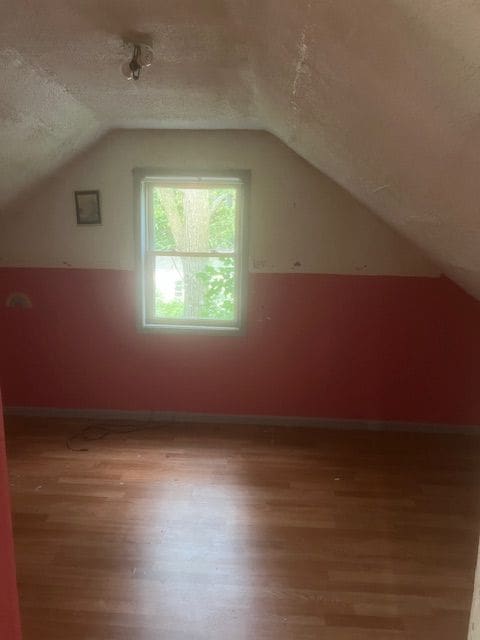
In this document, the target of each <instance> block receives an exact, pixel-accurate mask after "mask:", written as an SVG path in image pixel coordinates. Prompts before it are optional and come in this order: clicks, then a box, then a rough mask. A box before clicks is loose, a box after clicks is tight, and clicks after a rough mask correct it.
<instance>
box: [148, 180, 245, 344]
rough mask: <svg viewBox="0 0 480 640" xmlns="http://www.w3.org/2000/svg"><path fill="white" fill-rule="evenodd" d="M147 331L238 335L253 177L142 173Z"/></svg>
mask: <svg viewBox="0 0 480 640" xmlns="http://www.w3.org/2000/svg"><path fill="white" fill-rule="evenodd" d="M135 183H136V193H137V198H138V205H137V206H138V216H137V245H138V273H139V290H140V312H141V326H142V328H144V329H170V330H172V329H175V330H180V331H193V330H195V331H199V332H212V333H213V332H216V333H223V332H228V333H235V332H236V333H238V332H239V331H240V330H241V328H242V325H243V316H244V312H243V310H244V300H245V275H246V269H247V264H246V233H245V218H246V214H245V203H246V200H247V193H248V184H249V180H248V172H236V173H229V174H217V173H215V174H213V175H210V174H209V175H206V174H205V175H199V174H198V173H196V172H195V173H191V174H190V173H189V174H188V175H187V174H179V173H175V174H170V173H163V172H160V171H145V170H136V171H135Z"/></svg>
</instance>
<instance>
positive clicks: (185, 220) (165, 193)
mask: <svg viewBox="0 0 480 640" xmlns="http://www.w3.org/2000/svg"><path fill="white" fill-rule="evenodd" d="M236 197H237V190H236V189H234V188H232V187H227V188H220V189H214V188H211V189H193V188H175V187H159V186H156V187H153V188H152V207H153V229H152V233H153V249H154V250H155V251H174V250H176V251H182V252H183V251H185V252H189V251H192V252H197V253H199V252H207V251H218V252H223V251H225V252H231V251H234V250H235V211H236Z"/></svg>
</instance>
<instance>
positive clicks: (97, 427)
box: [65, 422, 160, 451]
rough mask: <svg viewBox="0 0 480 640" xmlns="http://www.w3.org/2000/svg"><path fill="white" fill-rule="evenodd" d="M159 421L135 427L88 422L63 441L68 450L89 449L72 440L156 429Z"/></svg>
mask: <svg viewBox="0 0 480 640" xmlns="http://www.w3.org/2000/svg"><path fill="white" fill-rule="evenodd" d="M159 424H160V423H158V422H156V423H154V424H152V423H148V424H142V425H138V426H136V427H132V426H130V425H128V426H125V427H110V426H108V425H105V424H102V423H100V424H90V425H88V426H86V427H83V429H81V430H80V431H79V432H78V433H74V434H73V435H72V436H69V437H68V438H67V439H66V441H65V446H66V448H67V449H69V451H89V448H88V447H75V446H74V445H73V443H74V442H77V441H80V442H94V441H95V440H103V439H104V438H106V437H107V436H111V435H123V434H128V433H136V432H137V431H146V430H148V429H156V428H158V426H159Z"/></svg>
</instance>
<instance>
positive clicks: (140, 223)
mask: <svg viewBox="0 0 480 640" xmlns="http://www.w3.org/2000/svg"><path fill="white" fill-rule="evenodd" d="M133 174H134V195H135V212H136V215H135V246H136V271H137V291H138V303H137V306H138V327H139V329H140V330H141V331H159V332H174V333H209V334H215V335H242V334H243V333H244V331H245V320H246V290H247V277H248V245H247V212H248V209H247V207H248V202H249V195H250V172H249V171H214V172H203V171H183V170H182V171H171V170H166V169H155V168H154V169H150V168H148V169H143V168H142V169H134V171H133ZM155 185H157V186H158V185H161V186H177V187H181V186H190V187H192V186H195V188H212V187H219V186H221V187H230V188H235V189H236V191H237V198H236V207H237V211H236V224H237V228H236V233H235V248H234V251H233V252H231V253H230V252H228V253H225V252H211V251H210V252H200V253H196V252H195V253H194V252H177V251H156V250H155V249H154V248H153V247H152V246H149V242H150V240H151V234H149V231H148V229H149V225H151V207H150V203H149V193H150V190H151V188H152V187H153V186H155ZM157 255H159V256H178V257H182V256H186V255H187V256H192V257H223V258H225V257H229V256H231V257H233V258H234V260H235V263H236V270H235V273H236V281H235V300H236V305H235V308H236V317H235V319H234V320H231V321H229V320H215V319H208V318H206V319H199V320H192V319H186V320H185V319H181V318H178V319H177V318H161V319H158V318H155V317H154V314H153V298H154V295H153V268H152V264H153V262H154V259H155V256H157Z"/></svg>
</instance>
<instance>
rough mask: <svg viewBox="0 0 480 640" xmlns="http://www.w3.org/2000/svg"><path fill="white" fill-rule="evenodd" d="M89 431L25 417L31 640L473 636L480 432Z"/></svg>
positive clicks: (19, 425)
mask: <svg viewBox="0 0 480 640" xmlns="http://www.w3.org/2000/svg"><path fill="white" fill-rule="evenodd" d="M86 424H88V423H86V422H85V421H83V422H81V421H65V420H60V419H55V420H52V419H49V420H46V419H38V418H35V419H34V418H29V419H26V418H18V417H17V418H10V419H9V420H8V424H7V436H8V454H9V465H10V477H11V490H12V496H13V510H14V528H15V543H16V554H17V564H18V579H19V586H20V596H21V609H22V616H23V628H24V640H80V639H81V640H247V639H248V640H250V639H251V640H287V639H288V640H318V639H320V640H376V639H379V638H381V639H382V640H389V639H392V640H393V639H395V640H404V639H407V638H408V639H409V640H430V639H431V640H444V639H445V640H464V639H465V638H466V635H467V625H468V612H469V608H470V598H471V591H472V584H473V572H474V564H475V557H476V549H477V541H478V522H479V519H480V509H479V506H480V501H479V497H480V496H479V490H478V469H479V461H480V443H479V439H478V437H474V436H461V435H427V434H408V433H389V434H387V433H378V432H347V431H326V430H315V429H305V428H298V429H288V428H285V427H281V428H272V427H239V426H215V427H210V426H206V425H197V426H188V425H177V426H166V427H162V426H156V427H155V428H154V429H150V430H147V431H143V432H139V433H131V434H120V435H118V434H117V435H110V436H108V437H106V438H104V439H102V440H98V441H93V442H89V443H88V444H87V445H85V443H83V442H81V441H79V440H74V441H72V443H71V444H72V446H73V447H75V448H85V446H87V447H88V449H89V450H88V451H81V452H76V451H70V450H68V449H67V448H66V446H65V441H66V438H67V435H68V434H72V433H76V432H78V430H79V429H80V428H81V427H82V426H85V425H86ZM110 424H112V423H110Z"/></svg>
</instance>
